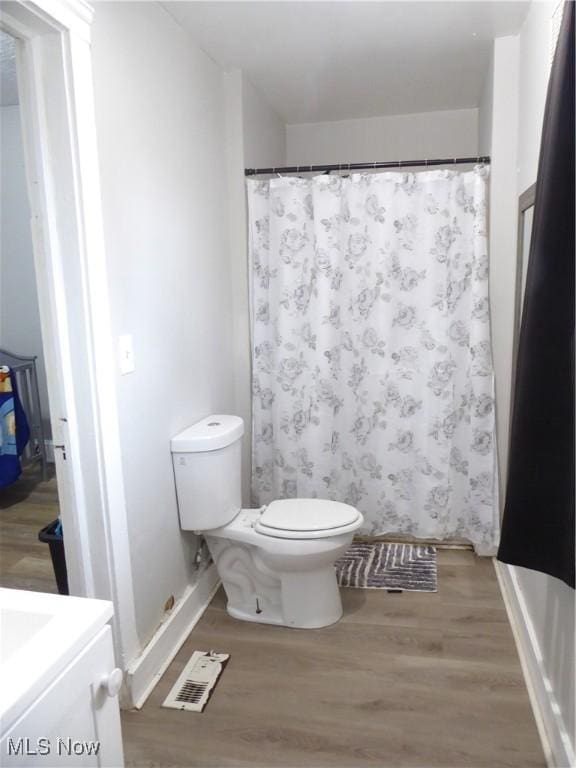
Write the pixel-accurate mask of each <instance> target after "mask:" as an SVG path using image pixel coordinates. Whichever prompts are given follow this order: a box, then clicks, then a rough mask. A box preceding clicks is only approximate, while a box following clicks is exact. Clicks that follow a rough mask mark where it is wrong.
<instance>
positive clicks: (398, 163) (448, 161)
mask: <svg viewBox="0 0 576 768" xmlns="http://www.w3.org/2000/svg"><path fill="white" fill-rule="evenodd" d="M489 162H490V157H489V156H488V155H484V156H482V157H447V158H444V159H435V160H390V161H388V162H381V163H379V162H376V163H338V164H333V165H288V166H284V167H283V168H245V169H244V175H245V176H260V175H262V174H270V173H310V172H314V173H321V172H324V173H330V171H359V170H362V169H372V170H375V169H378V168H406V167H408V166H411V165H412V166H416V165H424V166H428V165H463V164H464V163H468V164H470V163H489Z"/></svg>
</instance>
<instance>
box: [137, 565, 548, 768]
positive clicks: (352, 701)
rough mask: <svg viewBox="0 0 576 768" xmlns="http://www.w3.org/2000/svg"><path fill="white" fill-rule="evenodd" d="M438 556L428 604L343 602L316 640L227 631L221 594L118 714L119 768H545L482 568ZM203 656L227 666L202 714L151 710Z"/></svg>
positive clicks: (275, 632)
mask: <svg viewBox="0 0 576 768" xmlns="http://www.w3.org/2000/svg"><path fill="white" fill-rule="evenodd" d="M438 555H439V574H438V575H439V579H438V585H439V591H438V593H436V594H422V593H403V594H388V593H387V592H385V591H383V590H354V589H346V590H343V601H344V609H345V615H344V618H343V619H342V620H341V621H340V622H339V623H338V624H336V625H334V626H332V627H329V628H327V629H323V630H294V629H284V628H280V627H272V626H266V625H263V624H262V625H258V624H251V623H248V622H240V621H235V620H233V619H231V618H230V617H228V615H227V614H226V611H225V599H224V595H223V592H222V590H220V591H219V592H218V594H217V595H216V597H215V598H214V600H213V601H212V604H211V605H210V607H209V608H208V610H207V611H206V613H205V614H204V616H203V618H202V619H201V620H200V622H199V623H198V625H197V626H196V628H195V629H194V630H193V632H192V633H191V635H190V637H189V638H188V640H187V641H186V643H185V644H184V646H183V648H182V649H181V651H180V653H179V654H178V656H177V657H176V659H175V660H174V662H173V663H172V664H171V666H170V667H169V669H168V670H167V672H166V673H165V675H164V677H163V678H162V680H161V681H160V683H159V684H158V686H157V687H156V689H155V690H154V692H153V693H152V695H151V697H150V699H149V700H148V702H147V703H146V705H145V706H144V708H143V709H142V710H141V711H128V712H124V713H123V732H124V743H125V756H126V763H127V765H128V766H142V767H144V766H195V767H197V768H208V767H211V766H214V767H219V768H223V767H224V766H252V767H253V768H257V767H259V766H261V767H262V768H265V767H266V768H269V767H271V766H284V767H286V768H287V767H289V766H294V767H295V766H298V767H300V766H301V767H302V768H316V767H321V766H322V767H324V766H325V767H326V768H328V767H329V766H330V768H335V767H337V766H338V767H343V766H346V768H352V767H353V768H360V767H361V766H379V767H380V768H396V767H397V766H410V767H411V768H433V767H438V768H440V766H442V768H448V767H449V766H450V767H454V768H456V767H457V768H463V767H464V766H466V768H481V767H482V768H484V767H486V768H507V767H508V766H510V767H511V766H517V767H518V768H530V767H531V766H545V765H546V762H545V759H544V755H543V753H542V748H541V745H540V741H539V738H538V732H537V730H536V725H535V722H534V718H533V715H532V711H531V708H530V703H529V700H528V694H527V691H526V687H525V684H524V680H523V677H522V672H521V668H520V663H519V660H518V656H517V653H516V649H515V645H514V639H513V636H512V632H511V629H510V626H509V624H508V621H507V617H506V611H505V608H504V604H503V602H502V598H501V596H500V592H499V589H498V584H497V581H496V576H495V573H494V569H493V565H492V563H491V562H490V561H489V560H486V559H479V558H476V557H475V556H474V555H473V554H472V553H471V552H466V551H462V550H445V551H442V550H440V551H439V553H438ZM209 649H214V650H216V651H220V652H225V653H231V655H232V656H231V659H230V662H229V663H228V666H227V667H226V670H225V671H224V674H223V676H222V678H221V679H220V682H219V683H218V686H217V688H216V690H215V692H214V694H213V696H212V699H211V700H210V702H209V703H208V706H207V708H206V710H205V711H204V713H202V714H196V713H186V712H178V711H175V710H169V709H162V708H161V706H160V705H161V703H162V701H163V700H164V698H165V697H166V695H167V693H168V691H169V689H170V688H171V686H172V685H173V684H174V682H175V680H176V678H177V677H178V675H179V674H180V672H181V670H182V667H183V665H184V664H185V663H186V662H187V661H188V659H189V657H190V655H191V654H192V651H193V650H209Z"/></svg>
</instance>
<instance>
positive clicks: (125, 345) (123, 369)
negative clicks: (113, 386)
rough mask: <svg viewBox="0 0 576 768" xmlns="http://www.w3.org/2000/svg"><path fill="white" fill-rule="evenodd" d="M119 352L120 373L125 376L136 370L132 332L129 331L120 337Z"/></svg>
mask: <svg viewBox="0 0 576 768" xmlns="http://www.w3.org/2000/svg"><path fill="white" fill-rule="evenodd" d="M118 354H119V356H120V373H121V374H122V375H123V376H125V375H126V374H127V373H132V372H133V371H135V370H136V363H135V361H134V346H133V344H132V334H130V333H127V334H124V335H123V336H119V337H118Z"/></svg>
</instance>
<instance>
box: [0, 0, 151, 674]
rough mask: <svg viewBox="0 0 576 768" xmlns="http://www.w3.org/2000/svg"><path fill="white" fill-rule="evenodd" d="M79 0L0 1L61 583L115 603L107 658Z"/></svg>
mask: <svg viewBox="0 0 576 768" xmlns="http://www.w3.org/2000/svg"><path fill="white" fill-rule="evenodd" d="M92 20H93V9H92V7H91V6H90V5H89V4H88V3H86V2H84V0H35V2H22V1H21V0H14V1H9V2H3V3H2V6H1V8H0V28H1V29H3V30H4V31H5V32H7V33H9V34H10V35H12V36H13V37H15V38H16V44H17V74H18V87H19V95H20V112H21V122H22V128H23V130H22V133H23V143H24V154H25V165H26V175H27V181H28V193H29V201H30V209H31V227H32V238H33V248H34V261H35V269H36V279H37V288H38V297H39V305H40V319H41V325H42V336H43V346H44V352H45V359H46V368H47V378H48V395H49V400H50V403H51V405H50V410H51V413H50V416H51V422H52V427H53V433H54V434H53V438H54V442H55V443H59V444H64V445H65V446H66V449H65V450H66V456H65V458H64V456H63V455H60V456H59V459H58V461H57V477H58V484H59V489H60V487H61V486H62V488H61V490H62V495H63V498H64V500H65V503H64V504H63V505H62V509H61V515H62V522H63V528H64V531H65V537H66V538H65V547H66V561H67V567H68V579H69V584H70V593H71V594H73V595H78V596H82V597H95V598H101V599H107V600H111V601H112V602H113V603H114V619H113V630H114V642H115V650H116V658H117V663H119V664H120V665H121V666H122V667H123V668H124V669H125V668H126V666H127V664H128V663H129V662H130V661H131V660H132V659H133V658H134V656H135V655H136V654H137V653H138V651H139V650H140V645H139V641H138V637H137V633H136V623H135V611H134V591H133V585H132V571H131V561H130V549H129V538H128V526H127V515H126V503H125V494H124V481H123V473H122V463H121V444H120V432H119V424H118V405H117V396H116V381H115V379H116V353H115V344H114V340H113V334H112V325H111V315H110V304H109V291H108V282H107V275H106V260H105V259H106V254H105V247H104V231H103V220H102V205H101V196H100V180H99V165H98V151H97V136H96V120H95V108H94V93H93V80H92V60H91V48H90V42H91V41H90V32H91V23H92Z"/></svg>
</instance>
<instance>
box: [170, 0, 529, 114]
mask: <svg viewBox="0 0 576 768" xmlns="http://www.w3.org/2000/svg"><path fill="white" fill-rule="evenodd" d="M163 5H164V7H165V8H166V9H167V10H168V11H169V13H171V14H172V16H173V17H174V18H175V19H176V20H177V21H179V22H180V23H181V24H182V25H183V26H185V27H187V28H188V29H189V30H190V32H191V34H192V37H193V39H194V40H195V41H196V42H197V44H198V45H199V46H200V47H201V48H203V49H204V51H206V53H208V54H209V55H210V56H211V57H212V58H213V59H214V60H215V61H217V62H218V63H219V64H221V65H222V66H224V67H226V68H236V67H238V68H240V69H242V70H243V71H244V73H245V74H246V76H247V77H248V79H249V80H250V81H251V82H252V83H253V84H254V85H255V86H256V87H258V88H259V89H260V90H261V91H262V92H263V93H264V95H265V96H266V98H267V100H268V102H269V103H270V104H271V105H272V106H273V107H274V109H275V110H276V111H277V112H278V114H279V115H280V116H281V117H282V118H283V119H284V120H285V121H286V122H287V123H303V122H315V121H322V120H343V119H347V118H354V117H370V116H375V115H394V114H409V113H414V112H430V111H434V110H441V109H461V108H465V107H475V106H478V103H479V99H480V93H481V89H482V85H483V82H484V77H485V74H486V71H487V67H488V62H489V56H490V48H491V41H492V40H493V38H494V37H499V36H502V35H510V34H515V33H516V32H518V30H519V28H520V26H521V24H522V21H523V20H524V18H525V16H526V13H527V11H528V6H529V3H528V2H519V1H515V2H494V1H493V2H466V1H464V0H459V1H458V0H456V1H454V2H408V1H407V0H404V1H400V2H350V1H348V2H273V1H268V2H219V1H218V2H182V1H180V2H165V3H163Z"/></svg>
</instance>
